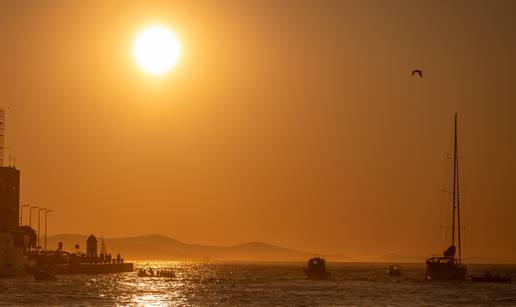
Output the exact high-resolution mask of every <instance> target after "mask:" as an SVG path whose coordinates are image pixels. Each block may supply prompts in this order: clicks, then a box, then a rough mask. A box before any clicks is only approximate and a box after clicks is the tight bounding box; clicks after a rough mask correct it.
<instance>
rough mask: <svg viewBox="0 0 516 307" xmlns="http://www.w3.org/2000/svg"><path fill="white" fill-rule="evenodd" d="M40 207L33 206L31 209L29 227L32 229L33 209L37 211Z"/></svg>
mask: <svg viewBox="0 0 516 307" xmlns="http://www.w3.org/2000/svg"><path fill="white" fill-rule="evenodd" d="M36 208H38V206H32V207H30V208H29V227H30V228H32V209H36Z"/></svg>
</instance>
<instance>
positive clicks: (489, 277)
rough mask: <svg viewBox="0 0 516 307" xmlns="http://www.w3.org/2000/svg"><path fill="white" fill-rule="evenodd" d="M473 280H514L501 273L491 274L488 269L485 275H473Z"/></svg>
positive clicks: (497, 281) (498, 281)
mask: <svg viewBox="0 0 516 307" xmlns="http://www.w3.org/2000/svg"><path fill="white" fill-rule="evenodd" d="M471 281H473V282H493V283H510V282H512V280H511V278H510V277H507V276H501V275H500V273H496V274H491V272H490V271H489V270H487V271H486V272H485V274H484V276H471Z"/></svg>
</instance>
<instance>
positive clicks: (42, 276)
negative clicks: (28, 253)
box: [32, 270, 57, 280]
mask: <svg viewBox="0 0 516 307" xmlns="http://www.w3.org/2000/svg"><path fill="white" fill-rule="evenodd" d="M32 275H33V276H34V279H35V280H57V278H56V277H55V275H54V272H53V271H51V270H37V271H35V272H34V273H32Z"/></svg>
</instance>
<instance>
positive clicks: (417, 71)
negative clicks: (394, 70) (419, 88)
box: [412, 69, 423, 78]
mask: <svg viewBox="0 0 516 307" xmlns="http://www.w3.org/2000/svg"><path fill="white" fill-rule="evenodd" d="M415 74H419V76H420V77H421V78H423V72H422V71H421V70H419V69H414V70H413V71H412V76H413V75H415Z"/></svg>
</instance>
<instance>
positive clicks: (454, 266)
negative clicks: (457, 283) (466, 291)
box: [426, 257, 467, 280]
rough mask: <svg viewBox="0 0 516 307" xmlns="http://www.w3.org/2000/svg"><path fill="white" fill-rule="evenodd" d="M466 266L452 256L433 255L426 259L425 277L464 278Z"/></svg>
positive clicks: (433, 278)
mask: <svg viewBox="0 0 516 307" xmlns="http://www.w3.org/2000/svg"><path fill="white" fill-rule="evenodd" d="M466 273H467V268H466V266H465V265H462V264H460V263H458V262H457V261H456V259H454V258H447V257H434V258H430V259H428V260H427V261H426V279H430V280H466Z"/></svg>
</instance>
